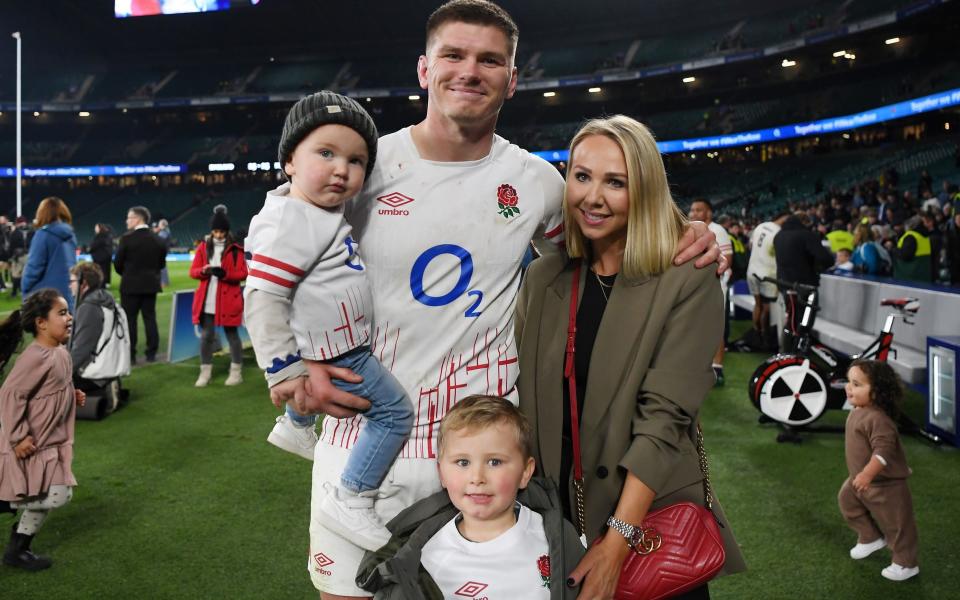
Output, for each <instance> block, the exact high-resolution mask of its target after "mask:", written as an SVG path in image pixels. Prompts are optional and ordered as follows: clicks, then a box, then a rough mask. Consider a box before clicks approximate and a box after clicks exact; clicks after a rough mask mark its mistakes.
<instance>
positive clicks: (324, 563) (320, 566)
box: [313, 552, 333, 575]
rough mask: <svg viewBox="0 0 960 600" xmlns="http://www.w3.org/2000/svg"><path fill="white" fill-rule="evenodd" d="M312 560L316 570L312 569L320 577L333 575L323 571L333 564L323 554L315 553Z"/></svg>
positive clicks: (331, 560)
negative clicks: (315, 564)
mask: <svg viewBox="0 0 960 600" xmlns="http://www.w3.org/2000/svg"><path fill="white" fill-rule="evenodd" d="M313 560H314V562H315V563H317V566H316V568H315V569H314V570H315V571H316V572H317V573H320V574H321V575H333V573H332V572H331V571H328V570H326V569H324V567H329V566H330V565H332V564H333V559H332V558H330V557H329V556H327V555H326V554H324V553H323V552H317V553H316V554H314V555H313Z"/></svg>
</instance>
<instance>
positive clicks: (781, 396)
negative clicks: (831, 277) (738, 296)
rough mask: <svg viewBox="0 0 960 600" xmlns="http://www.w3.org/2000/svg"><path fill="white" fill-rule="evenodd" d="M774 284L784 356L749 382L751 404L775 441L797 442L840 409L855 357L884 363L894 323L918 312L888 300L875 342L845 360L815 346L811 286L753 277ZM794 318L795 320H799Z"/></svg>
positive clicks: (815, 296)
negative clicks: (771, 427)
mask: <svg viewBox="0 0 960 600" xmlns="http://www.w3.org/2000/svg"><path fill="white" fill-rule="evenodd" d="M757 278H758V279H761V281H767V282H770V283H775V284H776V285H777V286H778V287H779V288H780V290H781V292H782V293H783V296H784V301H785V303H786V324H785V326H784V336H785V343H784V352H782V353H780V354H776V355H774V356H771V357H770V358H768V359H767V360H765V361H764V362H763V363H762V364H761V365H760V366H759V367H757V369H756V371H754V373H753V375H752V376H751V377H750V383H749V395H750V401H751V402H753V405H754V406H755V407H756V408H757V410H759V411H760V413H761V422H776V423H779V424H781V425H782V426H783V427H784V429H785V430H786V431H785V432H784V433H781V434H780V436H778V438H777V441H799V438H797V436H796V433H795V432H796V430H797V429H798V428H802V427H804V426H806V425H809V424H810V423H812V422H814V421H816V420H817V419H818V418H820V416H821V415H823V413H824V412H825V411H826V410H830V409H841V408H845V407H846V404H847V394H846V391H845V390H844V387H845V386H846V384H847V369H848V368H849V366H850V363H851V362H853V360H854V359H857V358H871V359H875V360H881V361H886V360H887V357H888V356H889V354H890V352H896V350H892V349H891V348H890V345H891V344H892V343H893V324H894V322H895V321H896V319H898V318H899V319H902V320H903V321H904V323H907V324H913V321H910V320H909V317H912V316H913V315H915V314H916V313H917V310H918V309H919V308H920V302H919V301H918V300H917V299H916V298H887V299H884V300H881V301H880V305H881V306H889V307H892V308H893V309H894V311H893V312H892V313H890V314H889V315H887V318H886V321H885V322H884V324H883V328H882V329H881V330H880V334H879V335H878V336H877V338H876V339H875V340H874V341H873V342H872V343H871V344H870V345H869V346H867V347H866V348H865V349H864V350H863V351H862V352H861V353H860V354H857V355H854V356H849V357H848V356H847V355H846V354H844V353H841V352H837V351H835V350H833V349H831V348H829V347H828V346H825V345H824V344H822V343H820V341H819V340H818V339H817V337H816V334H815V333H814V331H813V324H814V322H815V320H816V314H817V310H818V309H819V304H818V300H819V293H818V291H817V288H816V287H814V286H809V285H804V284H802V283H796V282H788V281H782V280H780V279H776V278H773V277H763V278H760V277H757ZM798 317H799V318H798Z"/></svg>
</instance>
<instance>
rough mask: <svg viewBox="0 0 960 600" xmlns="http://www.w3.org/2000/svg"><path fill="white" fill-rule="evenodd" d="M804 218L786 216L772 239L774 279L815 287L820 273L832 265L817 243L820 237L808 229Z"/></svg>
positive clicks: (824, 251) (799, 214) (824, 249)
mask: <svg viewBox="0 0 960 600" xmlns="http://www.w3.org/2000/svg"><path fill="white" fill-rule="evenodd" d="M806 219H807V216H806V215H805V214H803V213H795V214H793V215H790V216H789V217H787V219H786V220H785V221H784V222H783V227H781V228H780V233H778V234H777V237H775V238H773V247H774V253H775V254H776V258H777V278H778V279H782V280H783V281H789V282H792V283H802V284H805V285H814V286H818V285H820V273H821V272H822V271H823V270H825V269H827V268H829V267H830V265H832V264H833V256H832V255H831V254H830V251H829V250H827V249H826V248H825V247H824V246H823V244H821V243H820V236H819V235H817V234H816V233H815V232H813V231H811V230H810V229H809V228H808V226H807V225H806V223H807V222H808V221H806Z"/></svg>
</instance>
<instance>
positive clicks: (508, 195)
mask: <svg viewBox="0 0 960 600" xmlns="http://www.w3.org/2000/svg"><path fill="white" fill-rule="evenodd" d="M519 199H520V198H519V196H517V190H515V189H513V186H512V185H510V184H509V183H504V184H502V185H501V186H500V187H498V188H497V206H499V207H500V210H498V211H497V212H498V213H500V214H501V215H503V216H504V217H506V218H508V219H509V218H510V217H513V216H515V215H519V214H520V209H519V208H517V201H518V200H519Z"/></svg>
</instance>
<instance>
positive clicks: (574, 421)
mask: <svg viewBox="0 0 960 600" xmlns="http://www.w3.org/2000/svg"><path fill="white" fill-rule="evenodd" d="M581 266H582V261H580V260H578V261H577V263H576V265H575V266H574V268H573V282H572V283H571V285H570V315H569V322H568V324H567V348H566V359H565V360H564V366H563V374H564V377H566V379H567V391H568V392H569V396H570V435H571V438H572V439H573V491H574V496H575V502H576V506H575V508H576V513H577V515H576V516H577V526H578V528H579V530H580V535H581V536H583V535H586V529H587V526H586V516H585V514H586V511H585V509H584V497H585V496H586V489H585V486H584V481H583V464H582V461H581V454H580V411H579V406H578V403H577V373H576V367H575V365H574V355H575V345H576V344H575V342H576V338H577V301H578V300H579V298H578V296H579V294H580V268H581ZM697 456H698V457H699V464H700V473H702V474H703V504H704V506H706V507H707V510H710V511H711V512H712V511H713V487H712V486H711V485H710V465H709V463H708V462H707V452H706V450H704V447H703V429H702V428H701V427H700V422H699V421H697Z"/></svg>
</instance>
